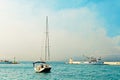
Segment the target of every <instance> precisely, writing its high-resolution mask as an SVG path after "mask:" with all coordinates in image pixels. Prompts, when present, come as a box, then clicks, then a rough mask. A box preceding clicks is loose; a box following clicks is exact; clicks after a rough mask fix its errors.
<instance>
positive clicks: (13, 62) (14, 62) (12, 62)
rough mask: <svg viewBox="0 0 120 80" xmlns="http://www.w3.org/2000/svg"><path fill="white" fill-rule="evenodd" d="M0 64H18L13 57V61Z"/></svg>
mask: <svg viewBox="0 0 120 80" xmlns="http://www.w3.org/2000/svg"><path fill="white" fill-rule="evenodd" d="M0 64H18V62H16V61H15V57H14V61H9V60H0Z"/></svg>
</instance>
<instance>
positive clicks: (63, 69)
mask: <svg viewBox="0 0 120 80" xmlns="http://www.w3.org/2000/svg"><path fill="white" fill-rule="evenodd" d="M50 65H51V66H52V69H51V72H50V73H35V71H34V69H33V64H32V62H21V63H20V64H0V80H120V66H112V65H83V64H82V65H80V64H79V65H75V64H65V63H64V62H50Z"/></svg>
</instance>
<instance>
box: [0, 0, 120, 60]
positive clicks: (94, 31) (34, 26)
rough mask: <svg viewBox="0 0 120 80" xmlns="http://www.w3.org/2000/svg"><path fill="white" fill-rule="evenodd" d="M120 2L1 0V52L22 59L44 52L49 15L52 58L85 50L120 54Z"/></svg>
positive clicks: (91, 52)
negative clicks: (46, 19) (46, 18)
mask: <svg viewBox="0 0 120 80" xmlns="http://www.w3.org/2000/svg"><path fill="white" fill-rule="evenodd" d="M119 3H120V1H119V0H111V1H110V0H0V23H1V24H0V34H1V35H0V38H1V41H0V44H1V45H0V51H1V55H2V56H7V57H13V56H16V57H17V58H18V59H19V60H36V59H38V58H39V57H38V55H39V56H41V54H40V53H41V52H42V53H44V52H43V49H42V48H41V47H43V43H44V32H45V16H46V15H47V16H49V29H50V30H49V31H50V46H51V47H50V50H51V60H65V59H68V58H70V57H76V56H81V55H83V54H84V55H87V56H96V57H98V56H101V57H107V56H110V55H115V56H116V55H117V56H118V55H119V53H120V31H119V29H120V27H119V25H120V23H119V19H120V16H119V14H120V10H119V9H120V5H119ZM29 54H31V56H30V57H28V55H29ZM43 55H44V54H43ZM43 55H42V56H43ZM61 55H62V56H61Z"/></svg>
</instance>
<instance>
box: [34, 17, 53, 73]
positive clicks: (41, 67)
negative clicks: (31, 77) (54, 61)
mask: <svg viewBox="0 0 120 80" xmlns="http://www.w3.org/2000/svg"><path fill="white" fill-rule="evenodd" d="M49 52H50V51H49V35H48V17H47V16H46V39H45V60H44V61H43V60H42V61H36V62H34V63H33V67H34V70H35V72H37V73H41V72H44V73H47V72H50V70H51V66H50V65H49V64H48V63H47V62H46V61H47V59H50V53H49Z"/></svg>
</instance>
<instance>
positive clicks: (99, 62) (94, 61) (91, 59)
mask: <svg viewBox="0 0 120 80" xmlns="http://www.w3.org/2000/svg"><path fill="white" fill-rule="evenodd" d="M87 58H88V61H85V62H83V64H94V65H102V64H104V62H103V61H102V60H101V57H100V58H98V59H97V58H94V57H87Z"/></svg>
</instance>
